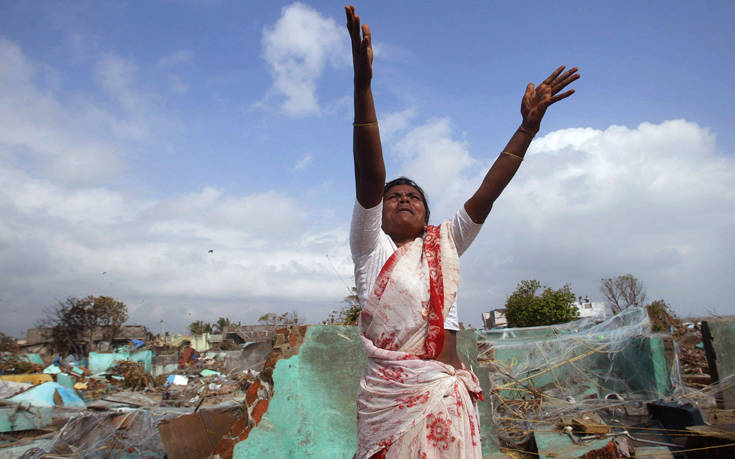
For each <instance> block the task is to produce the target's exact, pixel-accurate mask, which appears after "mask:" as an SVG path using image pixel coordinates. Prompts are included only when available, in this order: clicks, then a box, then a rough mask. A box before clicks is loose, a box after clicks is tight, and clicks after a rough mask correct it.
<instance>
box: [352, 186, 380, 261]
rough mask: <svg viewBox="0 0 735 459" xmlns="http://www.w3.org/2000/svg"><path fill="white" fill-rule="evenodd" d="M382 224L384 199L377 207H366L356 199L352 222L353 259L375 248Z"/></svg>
mask: <svg viewBox="0 0 735 459" xmlns="http://www.w3.org/2000/svg"><path fill="white" fill-rule="evenodd" d="M382 224H383V201H380V203H378V205H376V206H375V207H372V208H370V209H366V208H364V207H362V205H361V204H360V203H359V202H358V201H357V200H355V207H354V209H353V210H352V223H351V224H350V251H351V252H352V259H353V260H354V259H356V258H358V257H361V256H363V255H366V254H368V253H370V252H372V251H373V250H375V247H377V245H378V238H379V237H380V231H381V226H382Z"/></svg>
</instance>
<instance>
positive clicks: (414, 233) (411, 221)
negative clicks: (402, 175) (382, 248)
mask: <svg viewBox="0 0 735 459" xmlns="http://www.w3.org/2000/svg"><path fill="white" fill-rule="evenodd" d="M425 228H426V208H425V207H424V201H423V199H421V194H420V193H419V192H418V190H416V188H414V187H412V186H411V185H396V186H393V187H391V188H389V189H388V191H387V192H386V193H385V196H383V231H385V234H387V235H388V236H391V238H393V239H394V240H396V239H415V238H417V237H419V236H421V234H423V232H424V229H425Z"/></svg>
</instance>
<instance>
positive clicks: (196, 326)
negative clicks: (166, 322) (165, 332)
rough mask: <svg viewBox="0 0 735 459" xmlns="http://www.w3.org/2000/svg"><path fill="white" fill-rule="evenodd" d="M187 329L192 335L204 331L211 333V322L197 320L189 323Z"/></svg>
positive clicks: (201, 333)
mask: <svg viewBox="0 0 735 459" xmlns="http://www.w3.org/2000/svg"><path fill="white" fill-rule="evenodd" d="M189 331H190V332H191V333H192V334H194V335H203V334H204V333H212V324H210V323H207V322H203V321H201V320H197V321H195V322H192V323H190V324H189Z"/></svg>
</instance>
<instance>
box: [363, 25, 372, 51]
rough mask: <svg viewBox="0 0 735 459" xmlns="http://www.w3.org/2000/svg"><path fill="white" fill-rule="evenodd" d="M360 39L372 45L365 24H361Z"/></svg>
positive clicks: (370, 35) (370, 36)
mask: <svg viewBox="0 0 735 459" xmlns="http://www.w3.org/2000/svg"><path fill="white" fill-rule="evenodd" d="M362 39H363V40H364V41H366V42H368V45H370V46H372V34H371V33H370V27H368V25H367V24H363V25H362Z"/></svg>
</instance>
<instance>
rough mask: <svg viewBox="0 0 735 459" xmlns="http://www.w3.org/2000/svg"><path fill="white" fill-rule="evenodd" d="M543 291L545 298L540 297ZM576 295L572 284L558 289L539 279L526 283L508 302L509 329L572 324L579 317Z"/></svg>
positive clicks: (520, 286) (506, 309)
mask: <svg viewBox="0 0 735 459" xmlns="http://www.w3.org/2000/svg"><path fill="white" fill-rule="evenodd" d="M539 289H543V291H542V292H541V295H536V292H537V291H538V290H539ZM575 298H576V297H575V295H574V293H573V292H572V290H571V288H570V286H569V284H565V285H564V286H563V287H562V288H560V289H558V290H553V289H552V288H550V287H546V286H543V287H542V285H541V283H540V282H539V281H537V280H524V281H521V283H520V284H518V287H517V288H516V290H515V291H514V292H513V293H512V294H511V295H510V296H509V297H508V300H507V301H506V303H505V317H506V318H507V319H508V326H509V327H533V326H537V325H553V324H558V323H564V322H569V321H572V320H574V319H577V318H578V317H579V310H578V309H577V307H576V306H575V305H574V300H575Z"/></svg>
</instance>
